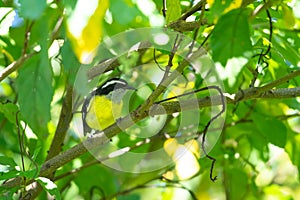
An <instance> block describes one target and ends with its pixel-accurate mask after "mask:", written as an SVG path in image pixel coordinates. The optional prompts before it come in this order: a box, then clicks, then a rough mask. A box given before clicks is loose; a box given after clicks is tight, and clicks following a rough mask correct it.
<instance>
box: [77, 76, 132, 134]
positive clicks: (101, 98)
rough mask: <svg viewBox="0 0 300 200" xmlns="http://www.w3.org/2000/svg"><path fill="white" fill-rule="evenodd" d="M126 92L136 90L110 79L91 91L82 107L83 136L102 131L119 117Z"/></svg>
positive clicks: (126, 84) (122, 81) (123, 82)
mask: <svg viewBox="0 0 300 200" xmlns="http://www.w3.org/2000/svg"><path fill="white" fill-rule="evenodd" d="M127 90H136V89H135V88H134V87H131V86H130V85H128V83H127V82H126V81H125V80H123V79H120V78H112V79H109V80H108V81H106V82H105V83H104V84H102V85H101V86H99V87H98V88H97V89H96V90H94V91H92V92H91V93H90V94H89V95H88V96H87V97H86V98H85V101H84V103H83V106H82V110H81V112H82V122H83V131H84V135H86V134H87V133H91V132H92V131H93V130H94V131H95V130H100V131H101V130H104V129H105V128H107V127H108V126H110V125H112V124H114V123H115V122H116V120H117V119H118V118H119V117H120V116H121V111H122V107H123V101H122V98H123V96H124V95H125V93H126V91H127Z"/></svg>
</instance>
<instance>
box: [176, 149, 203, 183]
mask: <svg viewBox="0 0 300 200" xmlns="http://www.w3.org/2000/svg"><path fill="white" fill-rule="evenodd" d="M173 160H174V161H175V163H176V166H175V170H176V174H177V176H178V178H179V179H180V180H186V179H189V178H191V177H193V176H194V175H195V174H197V172H198V171H199V170H200V165H199V163H198V160H197V159H196V157H195V155H194V154H193V153H192V152H191V151H189V149H187V148H186V147H185V146H184V145H179V147H178V148H177V150H176V152H175V154H174V155H173Z"/></svg>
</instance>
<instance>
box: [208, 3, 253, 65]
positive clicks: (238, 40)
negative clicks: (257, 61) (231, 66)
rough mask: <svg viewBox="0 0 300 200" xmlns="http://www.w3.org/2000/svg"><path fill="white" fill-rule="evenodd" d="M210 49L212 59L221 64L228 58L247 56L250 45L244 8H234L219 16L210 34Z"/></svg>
mask: <svg viewBox="0 0 300 200" xmlns="http://www.w3.org/2000/svg"><path fill="white" fill-rule="evenodd" d="M211 49H212V57H213V60H214V61H219V62H221V64H222V65H223V66H225V65H226V63H227V60H228V59H229V58H233V57H249V51H251V49H252V46H251V41H250V34H249V25H248V18H247V13H246V12H245V10H244V9H235V10H232V11H230V12H228V13H226V14H225V15H223V16H221V18H220V19H219V21H218V23H217V25H216V26H215V28H214V30H213V33H212V35H211Z"/></svg>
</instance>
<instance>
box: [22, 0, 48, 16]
mask: <svg viewBox="0 0 300 200" xmlns="http://www.w3.org/2000/svg"><path fill="white" fill-rule="evenodd" d="M19 3H20V15H21V16H22V17H24V18H27V19H31V20H34V19H38V18H39V17H40V16H41V15H42V14H43V11H44V9H45V8H46V7H47V1H46V0H19Z"/></svg>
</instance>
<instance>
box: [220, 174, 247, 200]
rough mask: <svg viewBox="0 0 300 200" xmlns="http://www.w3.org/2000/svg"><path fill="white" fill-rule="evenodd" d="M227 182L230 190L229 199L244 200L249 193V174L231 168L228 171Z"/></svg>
mask: <svg viewBox="0 0 300 200" xmlns="http://www.w3.org/2000/svg"><path fill="white" fill-rule="evenodd" d="M225 172H226V177H227V178H226V179H225V180H224V181H225V182H226V184H225V185H227V186H228V187H229V188H226V189H227V190H228V191H230V192H229V193H228V195H229V196H228V197H229V198H228V199H242V198H243V196H244V195H245V193H246V192H247V185H248V177H247V174H246V173H245V172H244V171H242V170H241V169H239V168H229V169H227V170H226V171H225Z"/></svg>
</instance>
